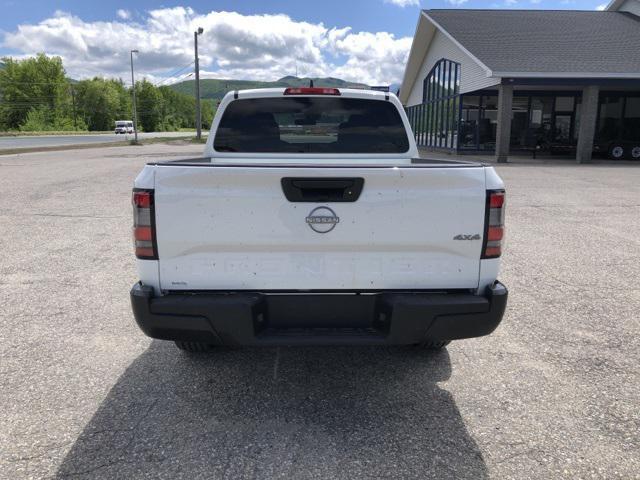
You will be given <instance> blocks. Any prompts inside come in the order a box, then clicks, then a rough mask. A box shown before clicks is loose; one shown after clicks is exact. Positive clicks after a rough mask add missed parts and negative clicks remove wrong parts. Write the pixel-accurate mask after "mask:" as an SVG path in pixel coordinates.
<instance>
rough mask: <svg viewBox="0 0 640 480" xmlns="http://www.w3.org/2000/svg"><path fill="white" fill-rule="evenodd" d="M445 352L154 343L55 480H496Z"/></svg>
mask: <svg viewBox="0 0 640 480" xmlns="http://www.w3.org/2000/svg"><path fill="white" fill-rule="evenodd" d="M450 374H451V364H450V361H449V354H448V353H447V352H446V351H443V352H440V353H429V352H425V351H421V350H415V349H408V348H347V347H344V348H343V347H335V348H326V347H322V348H320V347H317V348H281V349H275V348H270V349H241V350H218V351H216V352H214V353H212V354H206V355H202V356H188V355H186V354H184V353H182V352H180V351H178V350H177V349H176V348H175V347H174V346H173V344H171V343H167V342H160V341H154V342H153V343H152V344H151V346H150V348H149V349H148V350H147V351H146V352H144V353H143V354H142V355H141V356H140V357H138V358H137V359H136V360H135V361H134V362H133V363H132V364H131V365H130V366H129V368H128V369H127V370H126V371H125V372H124V374H123V375H122V377H121V378H120V379H119V380H118V382H117V384H116V385H115V386H114V387H113V388H112V389H111V391H110V392H109V394H108V396H107V398H106V399H105V400H104V402H103V403H102V404H101V406H100V407H99V409H98V411H97V412H96V414H95V415H94V416H93V418H92V420H91V421H90V422H89V424H88V425H87V426H86V427H85V429H84V431H83V432H82V434H81V435H80V437H79V438H78V439H77V441H76V442H75V444H74V446H73V447H72V449H71V450H70V452H69V453H68V455H67V456H66V458H65V459H64V461H63V464H62V465H61V466H60V468H59V470H58V472H57V476H56V477H57V478H69V477H72V478H78V477H80V478H95V477H99V478H138V477H145V478H190V479H191V478H274V477H282V478H296V479H300V478H368V477H383V478H421V479H422V478H457V479H462V478H468V479H482V478H486V477H487V471H486V467H485V464H484V461H483V458H482V455H481V453H480V451H479V450H478V447H477V446H476V444H475V442H474V441H473V440H472V439H471V437H470V436H469V434H468V433H467V430H466V428H465V426H464V423H463V421H462V418H461V417H460V413H459V411H458V409H457V407H456V405H455V402H454V400H453V398H452V396H451V395H450V394H449V393H448V392H447V391H446V390H443V389H441V388H439V387H438V385H437V384H436V382H439V381H444V380H447V379H448V378H449V376H450Z"/></svg>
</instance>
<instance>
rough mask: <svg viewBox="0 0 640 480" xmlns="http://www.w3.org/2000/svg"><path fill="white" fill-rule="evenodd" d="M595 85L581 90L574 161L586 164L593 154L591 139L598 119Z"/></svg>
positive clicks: (597, 92) (596, 88)
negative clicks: (578, 126) (578, 127)
mask: <svg viewBox="0 0 640 480" xmlns="http://www.w3.org/2000/svg"><path fill="white" fill-rule="evenodd" d="M599 92H600V89H599V87H598V86H597V85H589V86H586V87H584V88H583V89H582V105H581V107H580V129H579V130H578V145H577V148H576V161H577V162H578V163H588V162H590V161H591V154H592V153H593V139H594V137H595V134H596V120H597V118H598V94H599Z"/></svg>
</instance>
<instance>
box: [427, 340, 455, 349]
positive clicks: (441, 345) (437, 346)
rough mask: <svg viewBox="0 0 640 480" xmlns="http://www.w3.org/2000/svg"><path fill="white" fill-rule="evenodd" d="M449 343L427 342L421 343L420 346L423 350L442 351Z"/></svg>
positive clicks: (442, 341) (440, 341)
mask: <svg viewBox="0 0 640 480" xmlns="http://www.w3.org/2000/svg"><path fill="white" fill-rule="evenodd" d="M450 343H451V340H427V341H426V342H424V343H421V344H420V346H421V347H422V348H424V349H425V350H442V349H443V348H444V347H446V346H447V345H449V344H450Z"/></svg>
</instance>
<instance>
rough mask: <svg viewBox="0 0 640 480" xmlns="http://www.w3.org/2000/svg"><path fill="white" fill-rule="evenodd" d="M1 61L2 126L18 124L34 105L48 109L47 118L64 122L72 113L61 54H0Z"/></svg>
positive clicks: (17, 125)
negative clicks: (21, 57) (31, 55)
mask: <svg viewBox="0 0 640 480" xmlns="http://www.w3.org/2000/svg"><path fill="white" fill-rule="evenodd" d="M2 61H3V63H4V68H3V69H2V70H0V96H1V100H2V101H1V102H0V124H1V125H2V127H3V128H5V129H16V128H18V127H20V125H21V124H23V123H24V122H25V121H26V120H27V116H28V115H29V112H30V111H31V110H32V109H35V108H40V109H46V110H47V114H46V118H47V122H57V123H59V124H63V123H66V122H65V119H68V117H69V115H70V113H71V112H70V110H71V109H70V102H69V100H70V97H69V82H68V80H67V78H66V76H65V71H64V67H63V66H62V59H61V58H60V57H48V56H46V55H45V54H43V53H40V54H38V55H37V56H35V57H32V58H26V59H23V60H14V59H13V58H3V59H2ZM40 116H41V117H42V115H40Z"/></svg>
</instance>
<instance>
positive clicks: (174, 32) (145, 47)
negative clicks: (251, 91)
mask: <svg viewBox="0 0 640 480" xmlns="http://www.w3.org/2000/svg"><path fill="white" fill-rule="evenodd" d="M198 27H202V28H203V29H204V33H203V34H202V35H201V37H200V39H199V47H200V48H199V53H200V64H201V68H202V70H203V71H204V72H205V74H206V75H208V76H215V77H218V78H242V79H259V80H275V79H278V78H280V77H283V76H285V75H292V74H294V73H295V68H296V65H297V66H298V71H299V73H301V74H304V75H307V76H334V77H340V78H344V79H346V80H350V81H359V82H366V83H376V84H386V83H398V82H399V81H400V79H401V77H402V73H403V71H404V65H405V61H406V58H407V55H408V52H409V49H410V47H411V40H412V39H411V37H402V38H396V37H395V36H394V35H393V34H390V33H387V32H353V31H352V29H351V28H350V27H342V26H335V27H331V28H328V27H326V26H325V25H324V24H322V23H308V22H302V21H295V20H292V19H291V18H290V17H288V16H287V15H241V14H239V13H236V12H224V11H222V12H217V11H212V12H209V13H205V14H200V13H197V12H195V11H194V10H193V9H191V8H188V7H174V8H162V9H156V10H151V11H149V12H147V16H146V17H145V18H144V19H142V20H141V21H140V23H137V22H131V21H114V22H100V21H95V22H85V21H84V20H82V19H81V18H79V17H77V16H74V15H72V14H69V13H65V12H56V14H55V15H54V16H53V17H51V18H47V19H46V20H43V21H42V22H40V23H38V24H22V25H19V26H18V27H17V29H16V30H15V31H13V32H7V33H5V34H4V41H3V46H4V47H5V48H9V49H12V50H14V51H16V52H19V54H22V55H31V54H35V53H37V52H45V53H47V54H49V55H60V56H61V57H62V59H63V61H64V65H65V68H66V69H67V73H68V74H69V75H70V76H71V77H73V78H86V77H91V76H94V75H104V76H114V77H122V78H125V79H126V78H127V77H128V75H129V74H128V71H129V50H131V49H134V48H135V49H138V50H139V51H140V53H139V54H138V56H137V58H136V72H137V74H138V75H140V76H146V77H147V78H150V79H159V78H162V77H163V76H165V75H167V74H168V73H169V72H171V71H174V70H176V69H178V68H180V67H183V66H185V65H188V64H189V63H190V62H192V61H193V31H194V30H196V29H197V28H198ZM186 72H188V70H186Z"/></svg>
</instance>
